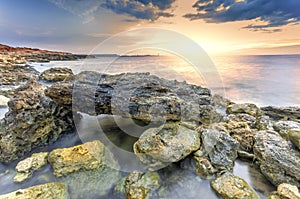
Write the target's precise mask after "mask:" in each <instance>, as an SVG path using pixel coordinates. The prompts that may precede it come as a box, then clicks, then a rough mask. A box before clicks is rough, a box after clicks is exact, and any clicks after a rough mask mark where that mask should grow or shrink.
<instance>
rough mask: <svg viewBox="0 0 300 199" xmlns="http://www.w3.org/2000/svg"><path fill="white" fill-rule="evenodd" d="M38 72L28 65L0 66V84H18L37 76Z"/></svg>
mask: <svg viewBox="0 0 300 199" xmlns="http://www.w3.org/2000/svg"><path fill="white" fill-rule="evenodd" d="M38 75H39V72H38V71H37V70H35V69H34V68H33V67H32V66H29V65H12V66H0V86H8V85H11V86H19V85H21V84H25V83H26V82H27V81H28V80H30V79H34V80H36V79H37V78H38Z"/></svg>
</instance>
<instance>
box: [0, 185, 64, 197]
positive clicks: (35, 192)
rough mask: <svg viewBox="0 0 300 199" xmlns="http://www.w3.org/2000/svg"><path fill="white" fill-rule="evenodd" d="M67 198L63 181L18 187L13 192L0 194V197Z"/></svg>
mask: <svg viewBox="0 0 300 199" xmlns="http://www.w3.org/2000/svg"><path fill="white" fill-rule="evenodd" d="M41 198H45V199H46V198H47V199H68V198H69V195H68V191H67V186H66V185H65V184H63V183H58V182H52V183H48V184H42V185H37V186H33V187H29V188H27V189H20V190H17V191H15V192H12V193H9V194H6V195H0V199H41Z"/></svg>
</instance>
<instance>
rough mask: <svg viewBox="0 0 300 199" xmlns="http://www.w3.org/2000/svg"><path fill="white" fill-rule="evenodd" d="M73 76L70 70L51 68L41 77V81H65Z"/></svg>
mask: <svg viewBox="0 0 300 199" xmlns="http://www.w3.org/2000/svg"><path fill="white" fill-rule="evenodd" d="M70 75H73V72H72V70H71V69H69V68H59V67H57V68H50V69H47V70H45V71H43V72H42V73H41V75H40V79H42V80H44V81H48V82H57V81H63V80H64V79H66V77H68V76H70Z"/></svg>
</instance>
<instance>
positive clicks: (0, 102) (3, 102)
mask: <svg viewBox="0 0 300 199" xmlns="http://www.w3.org/2000/svg"><path fill="white" fill-rule="evenodd" d="M9 100H10V99H9V98H7V97H5V96H3V95H0V107H5V106H7V103H8V102H9Z"/></svg>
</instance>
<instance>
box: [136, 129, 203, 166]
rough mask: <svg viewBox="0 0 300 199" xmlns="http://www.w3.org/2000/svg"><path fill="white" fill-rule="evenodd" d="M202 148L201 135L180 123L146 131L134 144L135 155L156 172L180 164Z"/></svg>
mask: <svg viewBox="0 0 300 199" xmlns="http://www.w3.org/2000/svg"><path fill="white" fill-rule="evenodd" d="M199 147H200V138H199V134H198V133H197V132H196V131H195V130H191V129H189V128H187V127H185V126H184V125H182V124H180V123H166V124H165V125H163V126H161V127H158V128H150V129H148V130H146V131H145V132H144V133H143V134H142V135H141V136H140V138H139V140H138V141H137V142H136V143H135V144H134V153H135V154H136V155H137V156H138V157H139V159H140V160H141V162H143V163H144V164H145V165H147V166H148V167H149V169H151V170H154V169H158V168H161V167H164V166H165V165H168V164H170V163H172V162H178V161H179V160H182V159H183V158H185V157H186V156H188V155H189V154H190V153H192V152H193V151H196V150H197V149H199Z"/></svg>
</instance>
